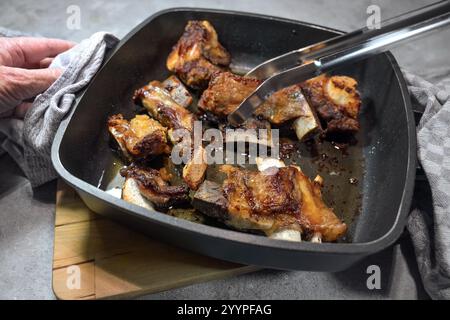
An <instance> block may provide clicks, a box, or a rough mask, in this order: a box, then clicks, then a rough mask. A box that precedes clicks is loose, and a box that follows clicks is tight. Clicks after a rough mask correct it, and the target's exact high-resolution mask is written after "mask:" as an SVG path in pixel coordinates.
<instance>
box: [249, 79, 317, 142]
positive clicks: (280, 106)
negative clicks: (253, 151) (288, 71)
mask: <svg viewBox="0 0 450 320" xmlns="http://www.w3.org/2000/svg"><path fill="white" fill-rule="evenodd" d="M255 114H256V115H259V116H262V117H263V118H265V119H267V120H269V121H270V122H271V123H273V124H277V125H279V124H282V123H284V122H286V121H289V120H292V119H296V120H295V121H294V122H293V124H292V127H293V129H294V130H295V133H296V134H297V137H298V139H299V140H300V141H302V140H305V139H307V138H308V137H310V136H311V135H313V134H314V133H316V132H318V131H320V130H321V126H320V122H319V119H317V117H316V114H315V112H314V110H313V109H312V108H311V107H310V105H309V103H308V102H307V101H306V98H305V96H304V95H303V93H302V91H301V87H300V85H298V84H296V85H293V86H290V87H287V88H284V89H282V90H279V91H277V92H275V93H273V94H272V95H271V96H270V97H269V98H268V99H267V100H266V101H265V102H264V103H263V104H262V105H261V106H260V107H259V108H258V109H257V110H256V112H255Z"/></svg>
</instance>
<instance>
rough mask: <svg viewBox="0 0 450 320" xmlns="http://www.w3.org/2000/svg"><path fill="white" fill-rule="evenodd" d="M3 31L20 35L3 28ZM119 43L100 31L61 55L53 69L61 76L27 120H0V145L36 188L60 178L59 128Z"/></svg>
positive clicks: (52, 66)
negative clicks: (55, 161)
mask: <svg viewBox="0 0 450 320" xmlns="http://www.w3.org/2000/svg"><path fill="white" fill-rule="evenodd" d="M0 32H2V33H3V34H4V35H6V36H18V35H19V34H18V33H17V32H5V30H4V29H0ZM117 42H118V39H117V38H116V37H114V36H113V35H111V34H108V33H105V32H98V33H95V34H94V35H92V36H91V37H90V38H89V39H86V40H84V41H82V42H81V43H79V44H78V45H76V46H75V47H73V48H72V49H70V50H68V51H66V52H64V53H62V54H60V55H58V56H57V57H55V59H54V60H53V62H52V64H51V65H50V68H62V69H64V71H63V73H62V75H61V76H60V77H59V78H58V79H57V80H56V81H55V82H54V83H53V84H52V85H51V86H50V88H48V90H47V91H45V92H44V93H42V94H40V95H39V96H37V97H36V99H35V100H34V102H33V106H32V107H31V108H30V109H29V111H28V112H27V113H26V115H25V119H24V120H23V121H21V120H18V119H0V148H1V149H3V150H4V151H6V152H8V153H9V154H10V155H11V156H12V158H13V159H14V160H15V161H16V162H17V163H18V164H19V166H20V167H21V168H22V170H23V171H24V173H25V175H26V176H27V178H28V179H29V180H30V182H31V185H32V186H33V187H36V186H39V185H42V184H44V183H45V182H48V181H50V180H53V179H54V178H56V177H57V174H56V171H55V169H54V168H53V165H52V162H51V158H50V154H51V146H52V142H53V138H54V136H55V133H56V130H57V129H58V127H59V124H60V123H61V120H62V119H63V118H64V116H65V115H66V114H67V113H68V112H69V110H70V109H71V107H72V105H73V102H74V100H75V97H76V96H75V95H76V93H77V92H79V91H80V90H82V89H83V88H84V87H85V86H86V85H87V84H88V83H89V81H90V80H91V79H92V77H93V76H94V75H95V73H96V72H97V70H98V69H99V68H100V66H101V64H102V61H103V59H104V57H105V55H106V53H107V51H108V50H109V49H111V48H112V47H114V46H115V45H116V43H117ZM0 153H1V152H0Z"/></svg>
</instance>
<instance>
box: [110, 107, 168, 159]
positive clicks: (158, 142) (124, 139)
mask: <svg viewBox="0 0 450 320" xmlns="http://www.w3.org/2000/svg"><path fill="white" fill-rule="evenodd" d="M108 130H109V132H110V133H111V135H112V136H113V137H114V139H115V140H116V141H117V144H118V145H119V147H120V149H121V151H122V153H123V154H124V156H125V158H127V159H128V160H132V159H138V158H147V157H149V156H156V155H160V154H163V153H169V152H170V147H169V146H168V145H167V137H166V135H167V129H166V128H164V127H163V126H162V125H161V124H160V123H159V122H158V121H156V120H153V119H151V118H149V117H148V116H147V115H137V116H136V117H134V118H133V119H131V121H128V120H126V119H124V118H123V116H122V115H121V114H117V115H113V116H111V117H109V119H108Z"/></svg>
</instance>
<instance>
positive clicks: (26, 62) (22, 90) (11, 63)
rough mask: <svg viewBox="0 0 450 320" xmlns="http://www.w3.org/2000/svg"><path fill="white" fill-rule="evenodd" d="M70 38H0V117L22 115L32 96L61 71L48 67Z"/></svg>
mask: <svg viewBox="0 0 450 320" xmlns="http://www.w3.org/2000/svg"><path fill="white" fill-rule="evenodd" d="M73 46H74V43H73V42H70V41H65V40H58V39H47V38H27V37H23V38H0V117H5V116H11V115H13V116H15V117H18V118H23V117H24V116H25V113H26V112H27V110H28V109H29V108H30V107H31V105H32V103H31V102H30V101H32V99H34V97H36V96H37V95H38V94H40V93H42V92H44V91H45V90H47V88H48V87H50V85H51V84H52V83H53V82H54V81H55V80H56V79H58V77H59V76H60V75H61V73H62V70H61V69H55V68H51V69H50V68H48V66H49V65H50V63H51V62H52V60H53V58H54V57H55V56H56V55H58V54H60V53H62V52H64V51H66V50H68V49H70V48H72V47H73Z"/></svg>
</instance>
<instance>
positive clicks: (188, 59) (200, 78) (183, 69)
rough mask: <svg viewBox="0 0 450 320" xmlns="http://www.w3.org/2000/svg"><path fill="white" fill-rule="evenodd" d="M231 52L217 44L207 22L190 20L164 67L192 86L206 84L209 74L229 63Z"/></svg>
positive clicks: (214, 34) (216, 38) (213, 32)
mask: <svg viewBox="0 0 450 320" xmlns="http://www.w3.org/2000/svg"><path fill="white" fill-rule="evenodd" d="M230 61H231V57H230V54H229V53H228V52H227V50H225V48H224V47H223V46H222V45H221V44H220V43H219V40H218V37H217V33H216V30H214V27H213V26H212V25H211V24H210V23H209V22H208V21H189V22H188V24H187V26H186V28H185V30H184V33H183V35H182V36H181V38H180V39H179V40H178V42H177V44H176V45H175V46H174V47H173V49H172V52H171V53H170V54H169V57H168V58H167V63H166V65H167V69H169V70H170V71H172V72H175V73H176V74H177V75H178V76H179V77H180V79H181V80H182V81H183V82H184V83H186V84H187V85H188V86H190V87H192V88H203V87H205V86H206V85H207V84H208V82H209V79H210V78H211V75H212V74H213V73H214V72H216V71H220V70H221V66H222V67H227V66H228V65H229V64H230Z"/></svg>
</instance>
